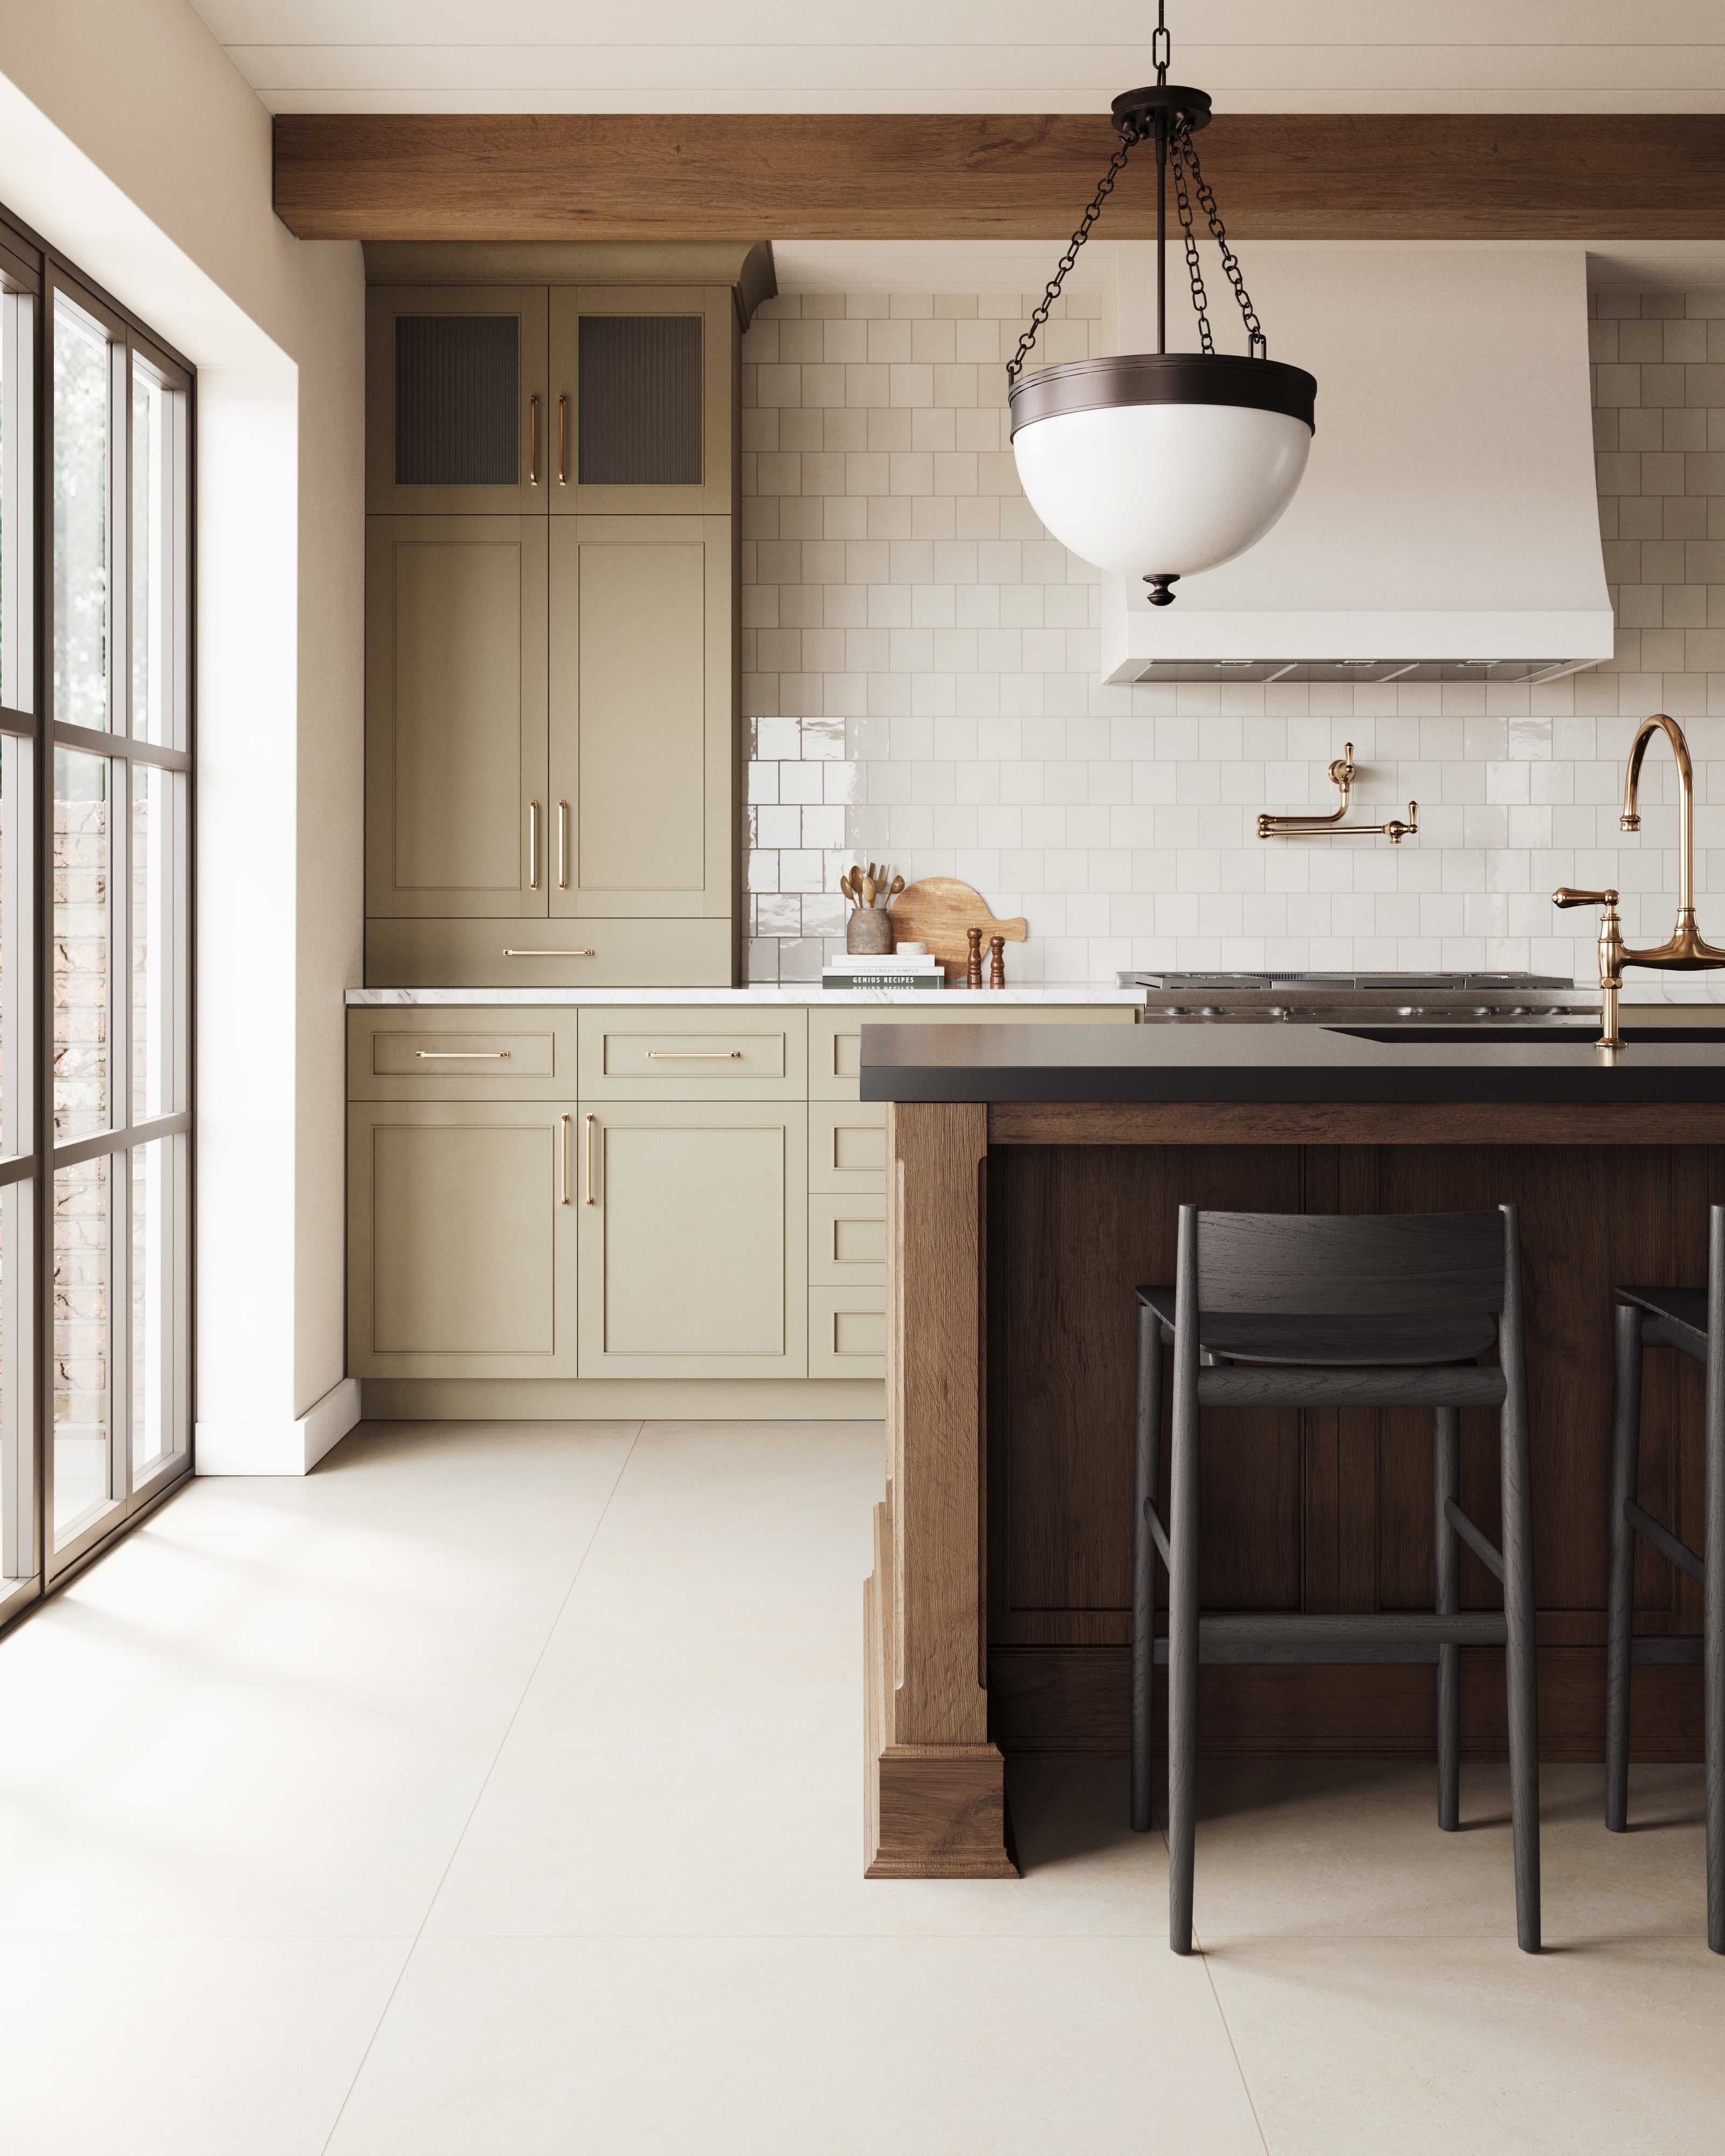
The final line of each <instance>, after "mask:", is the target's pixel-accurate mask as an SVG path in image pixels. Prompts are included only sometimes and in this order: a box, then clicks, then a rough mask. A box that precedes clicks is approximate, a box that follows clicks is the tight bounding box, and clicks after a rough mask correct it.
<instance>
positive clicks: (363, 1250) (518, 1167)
mask: <svg viewBox="0 0 1725 2156" xmlns="http://www.w3.org/2000/svg"><path fill="white" fill-rule="evenodd" d="M348 1116H349V1122H348V1145H347V1154H348V1158H347V1191H348V1198H347V1203H348V1215H349V1218H348V1273H347V1333H348V1362H347V1367H348V1369H349V1371H350V1373H352V1375H353V1376H355V1377H357V1378H572V1377H573V1376H574V1375H575V1373H576V1342H575V1281H576V1236H575V1214H576V1210H577V1208H576V1204H575V1183H576V1177H577V1173H578V1159H577V1132H578V1129H579V1123H578V1119H577V1116H576V1112H575V1108H574V1104H573V1102H571V1103H570V1104H569V1106H567V1109H564V1108H560V1107H559V1106H557V1104H556V1103H555V1102H550V1103H542V1102H538V1101H483V1102H482V1101H439V1102H437V1103H432V1102H424V1101H366V1102H364V1103H362V1104H357V1105H356V1106H352V1107H351V1108H350V1109H349V1111H348Z"/></svg>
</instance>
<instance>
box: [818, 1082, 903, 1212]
mask: <svg viewBox="0 0 1725 2156" xmlns="http://www.w3.org/2000/svg"><path fill="white" fill-rule="evenodd" d="M809 1188H810V1189H811V1190H834V1191H836V1190H845V1191H850V1190H860V1191H866V1192H867V1193H870V1195H873V1196H879V1195H880V1194H882V1193H884V1192H885V1190H886V1102H885V1101H844V1102H842V1103H841V1102H839V1101H810V1102H809Z"/></svg>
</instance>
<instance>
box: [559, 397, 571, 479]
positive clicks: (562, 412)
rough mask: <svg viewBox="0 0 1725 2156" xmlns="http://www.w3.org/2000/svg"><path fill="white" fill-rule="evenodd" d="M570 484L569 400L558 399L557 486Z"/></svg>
mask: <svg viewBox="0 0 1725 2156" xmlns="http://www.w3.org/2000/svg"><path fill="white" fill-rule="evenodd" d="M568 484H569V400H568V398H567V397H559V398H558V399H557V485H559V486H567V485H568Z"/></svg>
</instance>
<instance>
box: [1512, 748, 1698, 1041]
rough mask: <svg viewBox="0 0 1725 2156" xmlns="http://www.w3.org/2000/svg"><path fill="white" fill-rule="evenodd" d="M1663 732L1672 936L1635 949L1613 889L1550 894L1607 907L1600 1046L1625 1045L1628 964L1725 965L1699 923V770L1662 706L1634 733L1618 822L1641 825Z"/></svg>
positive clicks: (1692, 968) (1688, 968)
mask: <svg viewBox="0 0 1725 2156" xmlns="http://www.w3.org/2000/svg"><path fill="white" fill-rule="evenodd" d="M1659 732H1662V733H1663V734H1664V735H1665V737H1666V739H1667V740H1668V741H1669V742H1671V756H1672V758H1673V760H1674V762H1676V767H1677V923H1676V927H1675V928H1673V929H1672V931H1671V935H1670V937H1668V938H1667V940H1666V942H1663V943H1660V944H1657V945H1656V946H1654V947H1652V948H1651V949H1650V950H1645V951H1631V950H1630V948H1629V947H1627V945H1626V944H1625V942H1624V940H1623V927H1622V923H1621V922H1620V921H1619V919H1618V917H1617V893H1616V892H1615V891H1571V890H1570V889H1569V888H1568V885H1563V886H1561V887H1560V888H1559V889H1558V890H1557V891H1553V893H1552V895H1551V902H1552V904H1553V906H1600V907H1602V908H1603V909H1604V911H1602V912H1601V913H1600V916H1599V999H1600V1010H1599V1021H1600V1024H1599V1039H1598V1041H1597V1042H1596V1044H1595V1045H1596V1046H1598V1047H1600V1048H1606V1049H1612V1048H1621V1047H1622V1045H1623V1041H1622V1039H1621V1038H1620V1035H1619V1033H1618V1030H1617V998H1618V993H1619V991H1620V989H1621V988H1622V987H1623V969H1624V968H1625V966H1654V967H1663V968H1668V969H1669V970H1670V971H1671V972H1672V973H1712V971H1713V970H1714V968H1716V967H1720V966H1725V951H1719V950H1716V949H1715V948H1714V947H1713V946H1712V944H1711V943H1709V942H1707V941H1706V939H1705V938H1704V937H1702V933H1701V931H1700V930H1699V929H1698V928H1697V927H1696V925H1695V773H1694V770H1693V767H1692V765H1691V763H1690V761H1689V744H1688V742H1686V740H1685V739H1684V737H1683V729H1682V728H1681V726H1679V725H1678V724H1677V722H1676V720H1675V719H1673V718H1671V717H1669V716H1667V715H1666V713H1665V712H1664V711H1656V712H1655V713H1654V714H1653V716H1652V717H1651V719H1644V720H1643V721H1641V726H1640V731H1639V732H1638V733H1637V734H1636V736H1635V746H1634V747H1632V748H1631V749H1630V757H1629V767H1628V769H1627V770H1626V771H1625V773H1624V778H1623V814H1621V815H1620V817H1619V818H1618V819H1617V822H1618V828H1619V829H1620V830H1624V831H1639V830H1640V828H1641V814H1640V808H1638V806H1637V805H1636V792H1637V789H1638V788H1639V787H1640V779H1641V762H1642V759H1643V757H1645V755H1646V753H1647V744H1648V742H1651V740H1652V738H1653V737H1654V735H1655V734H1656V733H1659Z"/></svg>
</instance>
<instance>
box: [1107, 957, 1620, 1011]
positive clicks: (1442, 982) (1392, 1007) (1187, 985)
mask: <svg viewBox="0 0 1725 2156" xmlns="http://www.w3.org/2000/svg"><path fill="white" fill-rule="evenodd" d="M1115 978H1116V980H1117V982H1118V983H1119V985H1120V986H1121V987H1122V988H1142V989H1143V991H1144V1009H1143V1012H1142V1017H1143V1018H1144V1019H1146V1020H1148V1021H1158V1022H1161V1021H1168V1022H1170V1023H1175V1024H1178V1023H1179V1022H1180V1021H1182V1020H1193V1019H1198V1020H1206V1019H1208V1020H1214V1019H1224V1020H1234V1021H1236V1022H1237V1021H1240V1020H1260V1021H1261V1020H1264V1019H1285V1020H1289V1021H1291V1022H1293V1023H1295V1024H1301V1023H1304V1024H1324V1023H1326V1022H1333V1021H1334V1020H1336V1019H1343V1018H1351V1019H1365V1018H1369V1019H1372V1020H1373V1022H1374V1023H1384V1022H1390V1023H1394V1024H1407V1025H1417V1024H1420V1022H1421V1021H1422V1020H1425V1021H1426V1022H1428V1023H1432V1022H1441V1023H1443V1024H1455V1023H1457V1022H1461V1023H1464V1024H1467V1023H1472V1022H1474V1021H1477V1020H1482V1019H1497V1020H1498V1021H1500V1022H1502V1021H1503V1020H1506V1019H1507V1020H1510V1021H1515V1020H1517V1019H1533V1018H1538V1019H1553V1018H1569V1017H1575V1018H1580V1017H1583V1016H1585V1015H1589V1014H1592V1013H1594V1012H1596V1011H1597V1010H1598V1008H1599V1004H1598V999H1597V998H1596V997H1590V996H1589V993H1588V992H1587V990H1586V989H1584V988H1576V987H1575V985H1574V983H1573V982H1571V981H1568V980H1565V979H1564V978H1563V976H1562V975H1561V974H1558V973H1379V972H1376V971H1366V970H1363V969H1362V970H1361V971H1359V972H1358V973H1315V972H1304V971H1297V970H1290V971H1288V972H1286V973H1281V972H1278V971H1276V969H1275V968H1267V969H1266V970H1265V971H1264V972H1261V973H1199V972H1195V971H1183V970H1175V971H1169V970H1166V969H1161V968H1158V969H1157V970H1154V971H1147V972H1143V973H1137V972H1132V973H1117V975H1116V976H1115Z"/></svg>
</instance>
